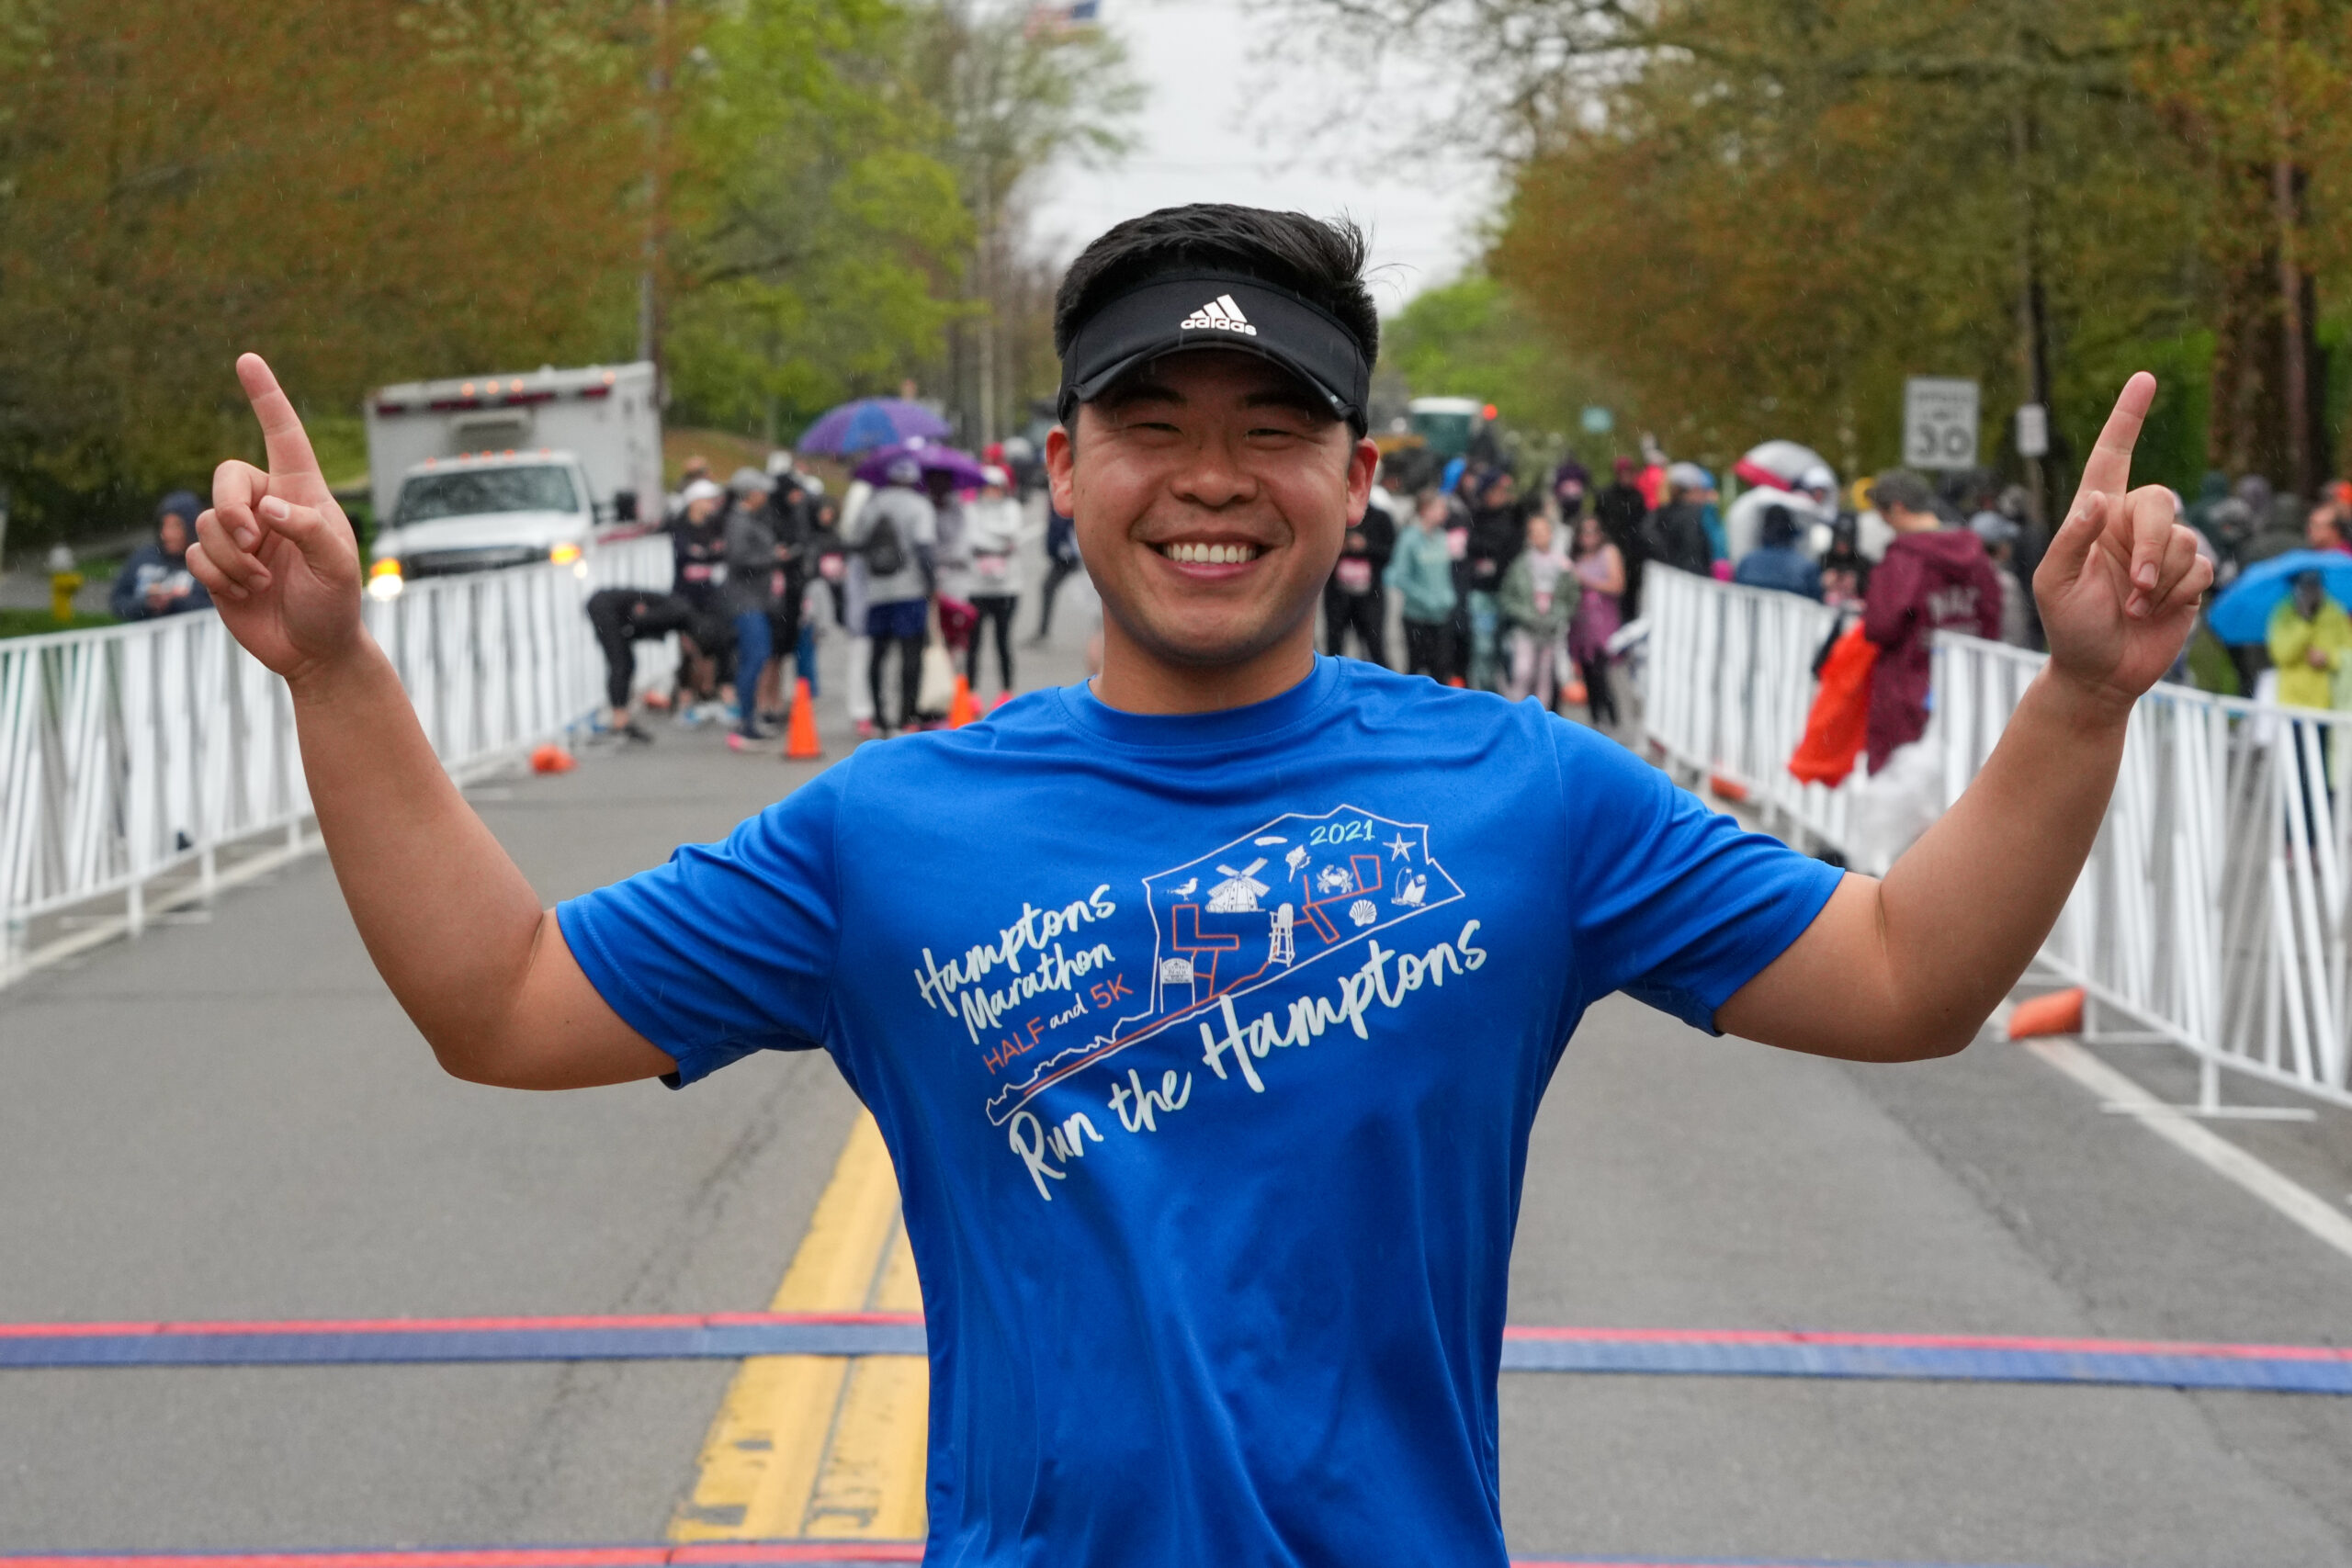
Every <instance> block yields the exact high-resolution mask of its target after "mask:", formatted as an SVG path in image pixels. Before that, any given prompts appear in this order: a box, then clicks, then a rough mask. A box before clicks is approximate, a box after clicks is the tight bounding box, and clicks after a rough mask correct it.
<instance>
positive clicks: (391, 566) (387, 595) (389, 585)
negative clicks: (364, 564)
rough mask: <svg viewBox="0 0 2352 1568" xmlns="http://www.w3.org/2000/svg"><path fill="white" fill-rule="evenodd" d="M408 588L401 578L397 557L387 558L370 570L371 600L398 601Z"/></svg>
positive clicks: (369, 586)
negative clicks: (403, 590) (402, 590)
mask: <svg viewBox="0 0 2352 1568" xmlns="http://www.w3.org/2000/svg"><path fill="white" fill-rule="evenodd" d="M407 586H408V583H407V582H406V581H404V580H402V578H401V563H400V558H399V557H397V556H386V557H385V558H383V559H381V560H379V561H378V562H376V564H375V565H373V566H371V567H369V568H368V597H369V598H371V599H397V598H399V597H400V596H401V589H403V588H406V587H407Z"/></svg>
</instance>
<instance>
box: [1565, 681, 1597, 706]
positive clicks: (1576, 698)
mask: <svg viewBox="0 0 2352 1568" xmlns="http://www.w3.org/2000/svg"><path fill="white" fill-rule="evenodd" d="M1561 695H1562V696H1564V697H1566V698H1567V700H1568V705H1569V706H1570V707H1576V708H1580V707H1583V706H1585V705H1586V704H1587V703H1588V702H1589V700H1590V699H1591V696H1592V694H1591V693H1590V692H1588V691H1586V690H1585V689H1584V682H1582V681H1571V682H1568V683H1567V686H1566V688H1565V689H1564V690H1563V691H1562V692H1561Z"/></svg>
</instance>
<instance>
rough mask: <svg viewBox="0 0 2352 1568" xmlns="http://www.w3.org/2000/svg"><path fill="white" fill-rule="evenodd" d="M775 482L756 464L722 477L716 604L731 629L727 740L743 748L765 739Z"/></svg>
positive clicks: (775, 569)
mask: <svg viewBox="0 0 2352 1568" xmlns="http://www.w3.org/2000/svg"><path fill="white" fill-rule="evenodd" d="M774 482H775V481H773V480H771V479H769V478H768V477H767V475H766V474H764V473H763V472H761V471H760V470H759V469H757V468H739V469H737V470H736V472H735V475H734V477H733V478H732V479H729V480H728V481H727V491H728V495H729V502H728V507H727V520H726V522H725V524H724V525H723V535H724V538H725V541H726V544H725V548H726V558H727V579H726V581H724V582H722V583H721V584H720V585H719V591H718V592H719V603H720V604H721V605H722V606H723V607H724V611H725V614H726V615H727V618H728V622H729V625H730V626H733V627H734V629H735V710H736V719H735V730H734V733H732V734H730V735H729V736H728V738H727V744H728V745H729V746H730V747H732V748H733V749H734V750H738V751H741V750H748V749H749V748H751V747H752V746H753V745H755V744H757V743H758V742H759V741H762V740H764V739H767V736H766V732H765V731H763V730H762V729H761V728H760V698H759V692H760V678H761V677H762V676H763V675H764V674H766V673H767V668H768V658H769V655H770V654H771V653H772V652H773V651H774V632H773V630H772V628H771V627H770V626H769V625H768V617H769V616H770V615H772V614H774V613H775V602H776V588H777V586H778V584H777V581H776V580H777V579H778V578H779V577H780V576H781V575H782V573H783V570H784V562H783V560H782V558H780V557H779V556H778V554H777V551H776V540H775V512H774V511H773V509H772V508H770V506H769V505H768V492H769V488H770V486H771V485H772V484H773V483H774Z"/></svg>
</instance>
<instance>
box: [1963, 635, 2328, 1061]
mask: <svg viewBox="0 0 2352 1568" xmlns="http://www.w3.org/2000/svg"><path fill="white" fill-rule="evenodd" d="M2042 662H2043V657H2042V656H2041V654H2037V653H2029V652H2026V651H2024V650H2022V649H2013V648H2004V647H2001V646H2000V645H1998V644H1996V643H1988V642H1981V641H1979V640H1977V639H1976V638H1974V637H1941V638H1939V640H1938V644H1937V649H1936V702H1937V706H1938V709H1939V713H1940V714H1941V715H1942V717H1943V727H1942V733H1943V744H1944V748H1945V750H1944V772H1945V778H1946V781H1947V784H1948V785H1949V786H1950V793H1951V795H1953V796H1955V797H1956V796H1957V795H1958V793H1959V790H1960V789H1961V788H1962V787H1965V785H1966V783H1967V781H1968V780H1969V779H1971V778H1973V777H1974V776H1975V774H1976V773H1977V771H1978V770H1979V769H1980V768H1982V767H1983V766H1984V762H1985V757H1986V756H1987V755H1989V754H1990V752H1991V750H1992V748H1993V743H1994V742H1995V741H1996V740H1997V739H1999V737H2000V732H2001V729H2002V728H2003V727H2004V726H2006V725H2007V722H2008V718H2009V715H2010V713H2011V712H2012V711H2014V709H2015V708H2016V706H2017V703H2018V698H2019V697H2020V696H2022V695H2023V694H2024V692H2025V688H2026V686H2027V684H2028V683H2029V682H2030V681H2031V680H2032V679H2033V676H2034V674H2035V672H2036V671H2039V670H2040V669H2041V665H2042ZM2348 761H2352V715H2346V716H2344V717H2343V718H2341V719H2338V718H2335V717H2334V716H2331V715H2327V714H2323V713H2317V712H2313V711H2312V710H2310V709H2305V708H2287V707H2279V706H2276V705H2270V704H2264V703H2251V702H2245V701H2241V700H2239V699H2237V698H2233V697H2219V696H2214V695H2212V694H2210V693H2205V692H2199V691H2192V690H2190V689H2189V688H2188V687H2185V686H2174V685H2159V686H2157V687H2156V688H2155V689H2154V690H2153V691H2151V692H2150V693H2149V694H2147V695H2146V696H2144V697H2143V698H2142V699H2141V700H2140V703H2139V705H2138V706H2137V707H2135V708H2134V709H2133V710H2132V714H2131V728H2130V730H2129V732H2128V734H2127V737H2126V739H2125V741H2124V749H2123V765H2122V768H2121V771H2120V773H2119V774H2118V775H2117V778H2116V782H2115V795H2114V797H2113V798H2112V799H2111V800H2110V801H2109V804H2108V809H2107V818H2106V820H2105V821H2104V822H2102V823H2101V824H2100V827H2099V834H2098V841H2097V843H2096V844H2095V845H2094V846H2093V847H2092V850H2091V858H2090V863H2089V864H2088V865H2086V867H2085V868H2084V871H2083V876H2082V880H2081V881H2080V882H2078V883H2076V884H2075V891H2074V894H2073V896H2072V897H2070V898H2068V900H2067V902H2066V908H2065V910H2064V913H2062V914H2061V915H2060V916H2059V919H2058V924H2057V927H2056V929H2055V930H2053V931H2052V932H2051V934H2050V940H2049V941H2048V942H2046V943H2044V944H2043V946H2042V950H2041V956H2040V960H2039V962H2040V963H2041V964H2042V966H2044V967H2045V968H2047V969H2048V970H2050V971H2051V972H2052V973H2053V974H2055V975H2056V976H2059V977H2060V978H2062V979H2064V980H2066V981H2067V982H2069V983H2071V984H2074V985H2079V986H2081V987H2083V988H2084V990H2085V992H2086V995H2087V996H2088V997H2089V998H2091V999H2092V1001H2093V1002H2094V1003H2095V1004H2097V1010H2098V1011H2099V1012H2100V1013H2101V1015H2102V1018H2103V1019H2104V1017H2106V1016H2108V1015H2120V1016H2121V1017H2122V1018H2124V1019H2126V1020H2129V1021H2131V1024H2134V1025H2136V1026H2137V1027H2138V1028H2139V1029H2141V1030H2143V1031H2144V1032H2147V1033H2150V1034H2154V1035H2156V1036H2160V1037H2162V1038H2164V1039H2166V1040H2170V1041H2173V1042H2175V1043H2178V1044H2179V1045H2181V1046H2183V1047H2185V1048H2187V1049H2188V1050H2189V1051H2191V1052H2193V1053H2195V1054H2196V1055H2197V1056H2198V1057H2199V1064H2200V1066H2201V1068H2202V1070H2203V1077H2204V1084H2203V1094H2204V1100H2205V1102H2206V1104H2207V1105H2208V1106H2209V1107H2210V1106H2212V1105H2213V1104H2215V1102H2216V1101H2217V1100H2218V1095H2219V1074H2220V1071H2221V1069H2222V1068H2228V1069H2231V1070H2233V1071H2235V1072H2240V1073H2245V1074H2247V1075H2249V1076H2251V1077H2258V1078H2262V1079H2265V1080H2267V1081H2269V1082H2271V1083H2277V1084H2283V1085H2285V1086H2287V1087H2289V1088H2291V1089H2300V1090H2301V1091H2302V1092H2303V1093H2305V1094H2309V1095H2312V1096H2315V1097H2317V1098H2319V1099H2322V1100H2331V1101H2333V1102H2335V1103H2336V1104H2339V1105H2352V1082H2347V1057H2352V1051H2347V1048H2346V1041H2347V1012H2346V1010H2347V997H2346V896H2347V891H2352V888H2347V879H2346V867H2347V864H2352V809H2347V808H2352V768H2347V766H2346V763H2347V762H2348Z"/></svg>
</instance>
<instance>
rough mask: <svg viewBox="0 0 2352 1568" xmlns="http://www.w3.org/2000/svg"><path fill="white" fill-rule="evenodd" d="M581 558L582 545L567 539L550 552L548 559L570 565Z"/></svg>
mask: <svg viewBox="0 0 2352 1568" xmlns="http://www.w3.org/2000/svg"><path fill="white" fill-rule="evenodd" d="M579 558H580V547H579V546H578V545H575V544H573V543H571V541H570V540H566V541H565V542H564V543H562V544H560V545H558V546H556V547H554V548H553V549H551V550H549V551H548V559H549V560H551V561H553V562H554V563H555V564H556V565H558V566H570V565H571V563H572V562H574V561H576V560H578V559H579Z"/></svg>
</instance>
